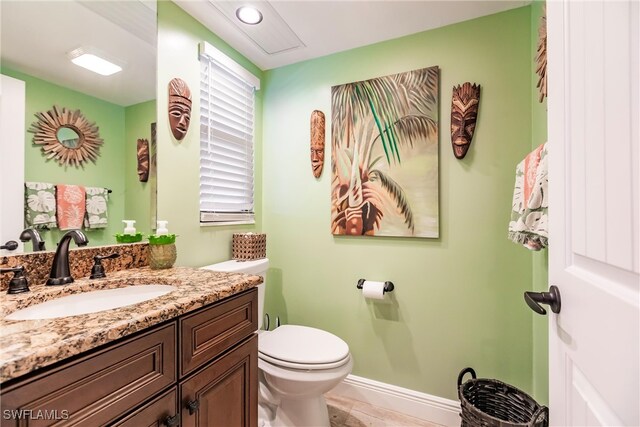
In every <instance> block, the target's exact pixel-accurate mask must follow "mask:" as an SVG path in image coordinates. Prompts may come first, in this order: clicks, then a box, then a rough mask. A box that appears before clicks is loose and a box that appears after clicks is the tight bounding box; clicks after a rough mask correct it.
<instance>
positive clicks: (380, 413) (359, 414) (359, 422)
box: [324, 393, 439, 427]
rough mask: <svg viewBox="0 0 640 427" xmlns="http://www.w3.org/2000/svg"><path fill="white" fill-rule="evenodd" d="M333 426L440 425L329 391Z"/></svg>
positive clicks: (327, 396)
mask: <svg viewBox="0 0 640 427" xmlns="http://www.w3.org/2000/svg"><path fill="white" fill-rule="evenodd" d="M324 397H325V400H326V401H327V406H328V407H329V419H330V420H331V427H439V426H438V425H437V424H432V423H429V422H426V421H422V420H419V419H417V418H413V417H409V416H407V415H404V414H400V413H398V412H393V411H387V410H385V409H381V408H378V407H375V406H371V405H367V404H366V403H363V402H359V401H357V400H351V399H348V398H345V397H342V396H338V395H335V394H331V393H327V394H325V395H324Z"/></svg>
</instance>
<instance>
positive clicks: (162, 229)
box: [156, 221, 169, 236]
mask: <svg viewBox="0 0 640 427" xmlns="http://www.w3.org/2000/svg"><path fill="white" fill-rule="evenodd" d="M167 224H169V221H158V228H157V229H156V235H158V236H166V235H167V234H169V230H168V229H167Z"/></svg>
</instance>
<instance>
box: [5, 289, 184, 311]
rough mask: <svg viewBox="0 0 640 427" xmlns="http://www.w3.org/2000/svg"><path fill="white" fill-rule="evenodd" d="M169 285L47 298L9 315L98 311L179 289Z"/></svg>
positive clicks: (134, 302) (130, 303)
mask: <svg viewBox="0 0 640 427" xmlns="http://www.w3.org/2000/svg"><path fill="white" fill-rule="evenodd" d="M176 289H178V288H176V287H175V286H169V285H138V286H127V287H124V288H117V289H103V290H100V291H92V292H84V293H81V294H75V295H68V296H66V297H61V298H56V299H54V300H51V301H45V302H43V303H40V304H36V305H32V306H31V307H27V308H23V309H22V310H18V311H16V312H14V313H11V314H10V315H8V316H7V317H6V318H5V319H7V320H40V319H56V318H58V317H69V316H77V315H79V314H87V313H97V312H98V311H104V310H111V309H113V308H119V307H124V306H127V305H132V304H138V303H141V302H144V301H148V300H150V299H154V298H158V297H161V296H163V295H166V294H168V293H169V292H171V291H175V290H176Z"/></svg>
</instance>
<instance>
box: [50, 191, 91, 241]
mask: <svg viewBox="0 0 640 427" xmlns="http://www.w3.org/2000/svg"><path fill="white" fill-rule="evenodd" d="M57 189H58V191H57V192H56V202H57V206H58V227H59V228H60V230H73V229H79V228H82V219H83V218H84V212H85V198H86V195H85V191H84V187H82V186H79V185H65V184H58V185H57Z"/></svg>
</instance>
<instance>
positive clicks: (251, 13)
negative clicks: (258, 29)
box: [236, 6, 262, 25]
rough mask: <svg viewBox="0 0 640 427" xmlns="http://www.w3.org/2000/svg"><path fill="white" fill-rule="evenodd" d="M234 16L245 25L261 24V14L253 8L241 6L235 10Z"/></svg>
mask: <svg viewBox="0 0 640 427" xmlns="http://www.w3.org/2000/svg"><path fill="white" fill-rule="evenodd" d="M236 16H237V17H238V19H239V20H240V21H242V22H244V23H245V24H249V25H256V24H259V23H260V22H262V13H260V11H259V10H258V9H256V8H255V7H251V6H242V7H240V8H238V10H236Z"/></svg>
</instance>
